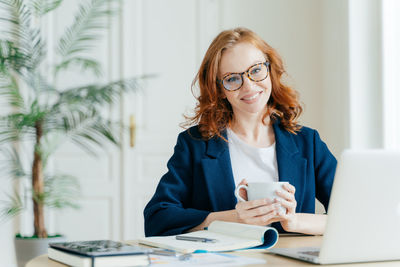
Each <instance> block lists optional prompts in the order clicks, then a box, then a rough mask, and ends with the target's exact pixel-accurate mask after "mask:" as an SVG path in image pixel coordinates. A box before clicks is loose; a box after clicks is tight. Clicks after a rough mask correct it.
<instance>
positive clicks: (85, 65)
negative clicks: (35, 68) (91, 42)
mask: <svg viewBox="0 0 400 267" xmlns="http://www.w3.org/2000/svg"><path fill="white" fill-rule="evenodd" d="M72 65H73V66H77V67H80V69H81V70H83V71H85V70H91V71H92V72H93V74H94V75H96V76H100V75H101V74H102V70H101V66H100V63H99V62H98V61H97V60H94V59H90V58H84V57H80V56H76V57H73V58H69V59H66V60H64V61H63V62H61V63H60V64H58V65H57V66H56V68H55V72H56V73H58V72H59V71H60V70H62V69H68V68H69V67H70V66H72Z"/></svg>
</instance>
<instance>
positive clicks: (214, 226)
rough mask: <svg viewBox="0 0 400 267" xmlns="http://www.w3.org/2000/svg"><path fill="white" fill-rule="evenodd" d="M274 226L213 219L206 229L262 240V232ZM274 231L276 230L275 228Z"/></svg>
mask: <svg viewBox="0 0 400 267" xmlns="http://www.w3.org/2000/svg"><path fill="white" fill-rule="evenodd" d="M270 229H271V230H272V229H273V230H275V228H272V227H268V226H258V225H251V224H242V223H233V222H223V221H213V222H212V223H211V224H210V225H209V226H208V231H210V232H214V233H220V234H225V235H228V236H236V237H239V238H246V239H253V240H258V241H263V239H264V233H265V232H266V231H268V230H270ZM275 231H276V230H275Z"/></svg>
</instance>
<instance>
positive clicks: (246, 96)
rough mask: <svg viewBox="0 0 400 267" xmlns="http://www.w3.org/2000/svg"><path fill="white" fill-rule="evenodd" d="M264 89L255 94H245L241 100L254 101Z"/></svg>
mask: <svg viewBox="0 0 400 267" xmlns="http://www.w3.org/2000/svg"><path fill="white" fill-rule="evenodd" d="M261 93H262V91H260V92H257V93H255V94H249V95H245V96H244V97H242V98H241V100H244V101H245V102H254V100H257V98H258V97H259V96H260V95H261Z"/></svg>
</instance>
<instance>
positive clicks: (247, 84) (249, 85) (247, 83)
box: [241, 75, 255, 91]
mask: <svg viewBox="0 0 400 267" xmlns="http://www.w3.org/2000/svg"><path fill="white" fill-rule="evenodd" d="M254 84H255V82H253V81H252V80H250V78H249V77H248V76H247V75H243V85H242V88H241V89H242V91H246V90H249V89H251V88H252V87H253V86H254Z"/></svg>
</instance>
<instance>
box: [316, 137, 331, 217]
mask: <svg viewBox="0 0 400 267" xmlns="http://www.w3.org/2000/svg"><path fill="white" fill-rule="evenodd" d="M314 161H315V162H314V166H315V180H316V181H315V185H316V197H317V199H318V200H319V201H320V202H321V203H322V204H323V205H324V207H325V210H326V211H328V206H329V199H330V196H331V191H332V185H333V179H334V177H335V172H336V165H337V161H336V158H335V157H334V156H333V155H332V153H331V152H330V151H329V149H328V147H327V145H326V144H325V143H324V142H323V141H322V140H321V138H320V136H319V134H318V132H317V131H314Z"/></svg>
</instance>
